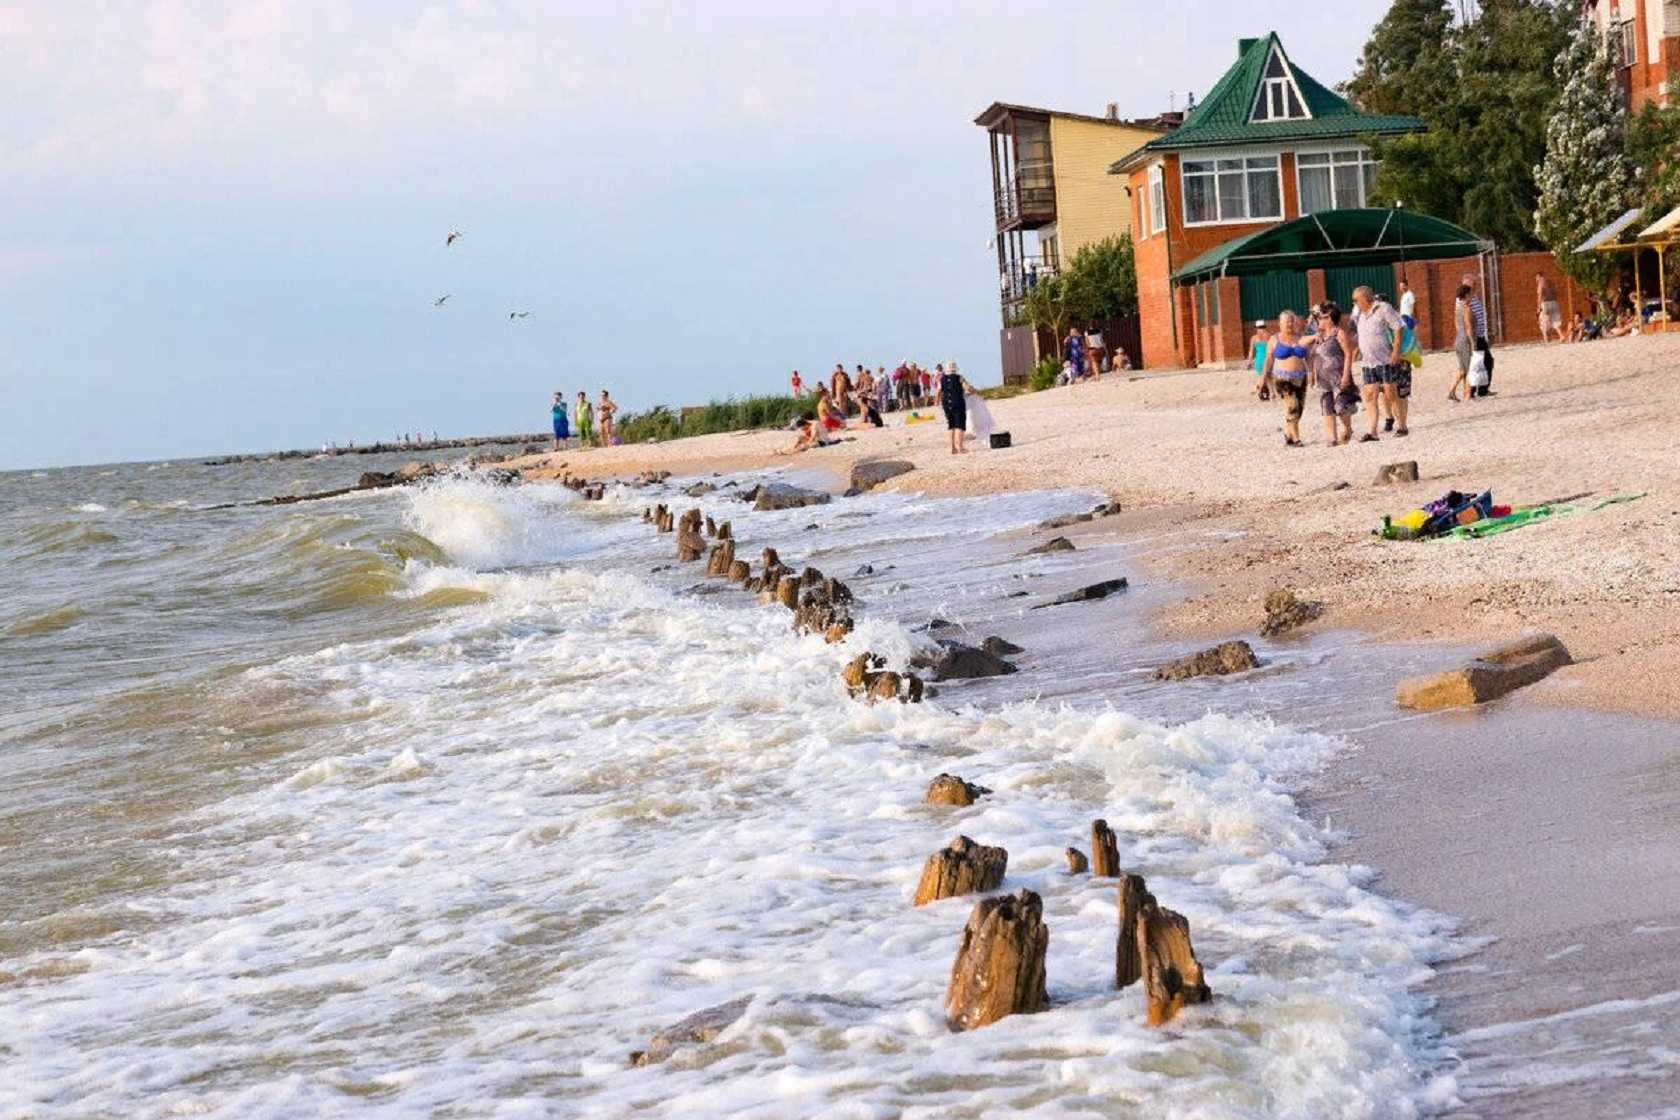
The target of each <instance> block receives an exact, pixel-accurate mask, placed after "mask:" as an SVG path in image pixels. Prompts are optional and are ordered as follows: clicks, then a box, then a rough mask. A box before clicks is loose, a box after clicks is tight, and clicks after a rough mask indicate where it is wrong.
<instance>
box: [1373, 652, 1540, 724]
mask: <svg viewBox="0 0 1680 1120" xmlns="http://www.w3.org/2000/svg"><path fill="white" fill-rule="evenodd" d="M1572 660H1573V658H1571V657H1570V656H1569V651H1568V650H1567V649H1565V648H1564V646H1563V643H1562V642H1560V641H1558V640H1557V638H1555V637H1553V636H1552V635H1551V634H1535V635H1533V636H1531V637H1527V638H1523V639H1521V640H1519V641H1515V642H1511V643H1509V644H1508V645H1503V646H1500V647H1499V648H1498V649H1495V650H1491V651H1489V652H1488V653H1485V654H1483V655H1482V656H1481V657H1478V658H1476V659H1475V660H1474V661H1472V662H1470V663H1469V664H1468V665H1463V666H1460V667H1459V668H1457V669H1449V670H1448V671H1447V672H1444V673H1431V674H1429V675H1428V676H1422V677H1407V678H1406V679H1405V680H1403V681H1401V682H1400V684H1399V686H1398V687H1397V688H1396V689H1395V690H1394V700H1395V703H1397V704H1399V705H1400V706H1401V707H1402V708H1412V709H1414V710H1416V711H1420V712H1434V711H1439V710H1440V709H1442V708H1460V707H1464V706H1465V705H1468V704H1485V703H1487V702H1488V701H1489V700H1497V699H1498V698H1499V697H1501V696H1504V695H1505V694H1506V693H1509V692H1515V691H1516V690H1517V689H1519V688H1523V687H1526V686H1527V685H1531V684H1533V683H1534V682H1535V681H1538V680H1541V679H1543V678H1545V677H1548V676H1550V675H1551V674H1552V673H1553V672H1554V671H1556V670H1557V669H1560V668H1562V667H1563V666H1565V665H1568V664H1570V662H1571V661H1572Z"/></svg>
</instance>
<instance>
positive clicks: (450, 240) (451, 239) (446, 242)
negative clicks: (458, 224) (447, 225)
mask: <svg viewBox="0 0 1680 1120" xmlns="http://www.w3.org/2000/svg"><path fill="white" fill-rule="evenodd" d="M460 236H461V231H460V230H458V229H452V230H450V231H449V236H448V237H446V238H444V239H443V247H444V248H445V249H447V248H449V246H451V245H453V244H455V239H456V238H457V237H460Z"/></svg>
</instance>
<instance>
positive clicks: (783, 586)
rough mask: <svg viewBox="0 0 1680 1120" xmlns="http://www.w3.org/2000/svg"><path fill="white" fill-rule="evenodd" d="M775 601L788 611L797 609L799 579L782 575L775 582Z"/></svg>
mask: <svg viewBox="0 0 1680 1120" xmlns="http://www.w3.org/2000/svg"><path fill="white" fill-rule="evenodd" d="M776 601H777V602H779V603H781V604H782V606H784V607H786V608H787V609H788V610H790V611H796V610H798V609H799V580H798V579H796V578H795V577H793V576H783V577H782V579H781V582H779V583H777V584H776Z"/></svg>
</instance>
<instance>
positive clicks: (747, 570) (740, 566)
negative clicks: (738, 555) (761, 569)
mask: <svg viewBox="0 0 1680 1120" xmlns="http://www.w3.org/2000/svg"><path fill="white" fill-rule="evenodd" d="M751 578H752V565H751V564H749V563H747V562H746V561H745V560H737V561H735V562H734V563H733V564H731V565H729V582H730V583H746V582H747V581H748V580H750V579H751Z"/></svg>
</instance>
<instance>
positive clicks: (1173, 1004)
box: [1137, 898, 1213, 1027]
mask: <svg viewBox="0 0 1680 1120" xmlns="http://www.w3.org/2000/svg"><path fill="white" fill-rule="evenodd" d="M1137 947H1138V955H1139V956H1140V957H1142V958H1143V992H1144V996H1145V997H1146V998H1147V999H1148V1001H1149V1025H1150V1026H1152V1027H1158V1026H1160V1025H1161V1024H1163V1023H1166V1022H1169V1021H1170V1020H1171V1019H1172V1018H1173V1017H1174V1016H1175V1015H1177V1014H1178V1013H1179V1011H1181V1010H1183V1008H1184V1007H1185V1006H1186V1005H1187V1004H1192V1003H1206V1002H1207V1001H1208V1000H1210V999H1212V998H1213V992H1212V991H1211V990H1210V989H1209V988H1208V986H1207V982H1206V981H1205V980H1204V979H1203V977H1202V965H1201V962H1200V961H1198V960H1197V959H1196V951H1195V949H1193V948H1192V947H1191V945H1190V922H1189V921H1188V920H1187V919H1186V918H1185V917H1184V915H1183V914H1178V913H1175V912H1173V911H1171V910H1168V909H1165V908H1164V907H1161V906H1158V905H1156V902H1155V900H1154V899H1153V898H1146V899H1145V900H1144V902H1143V904H1142V905H1141V906H1140V907H1139V908H1138V916H1137Z"/></svg>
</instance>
